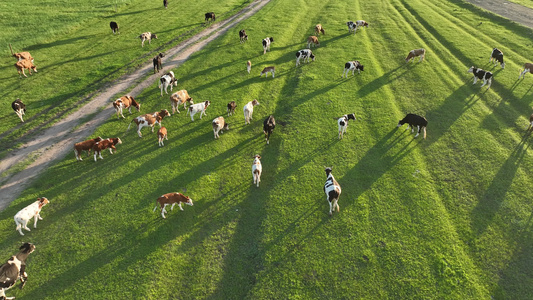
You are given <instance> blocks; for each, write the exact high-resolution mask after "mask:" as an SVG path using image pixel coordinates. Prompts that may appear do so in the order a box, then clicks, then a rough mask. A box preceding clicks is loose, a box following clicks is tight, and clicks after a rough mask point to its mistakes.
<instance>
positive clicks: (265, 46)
mask: <svg viewBox="0 0 533 300" xmlns="http://www.w3.org/2000/svg"><path fill="white" fill-rule="evenodd" d="M273 42H274V38H273V37H267V38H266V39H263V54H266V53H267V51H270V44H271V43H273Z"/></svg>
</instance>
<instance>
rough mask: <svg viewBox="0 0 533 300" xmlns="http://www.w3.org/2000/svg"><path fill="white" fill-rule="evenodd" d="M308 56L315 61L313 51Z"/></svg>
mask: <svg viewBox="0 0 533 300" xmlns="http://www.w3.org/2000/svg"><path fill="white" fill-rule="evenodd" d="M309 57H310V58H311V59H312V60H313V61H315V55H314V54H313V53H311V55H309Z"/></svg>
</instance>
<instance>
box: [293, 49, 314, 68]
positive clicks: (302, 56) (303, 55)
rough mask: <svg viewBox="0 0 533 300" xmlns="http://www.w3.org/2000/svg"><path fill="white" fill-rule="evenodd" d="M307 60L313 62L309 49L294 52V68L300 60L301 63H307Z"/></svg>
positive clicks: (312, 55)
mask: <svg viewBox="0 0 533 300" xmlns="http://www.w3.org/2000/svg"><path fill="white" fill-rule="evenodd" d="M309 58H311V59H312V60H313V61H315V55H314V54H313V52H312V51H311V49H303V50H300V51H298V52H296V66H298V65H299V64H300V60H303V62H309Z"/></svg>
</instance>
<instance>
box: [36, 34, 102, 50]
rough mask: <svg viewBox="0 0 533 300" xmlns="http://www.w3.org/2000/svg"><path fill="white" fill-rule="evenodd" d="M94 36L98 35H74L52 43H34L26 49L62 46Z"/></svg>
mask: <svg viewBox="0 0 533 300" xmlns="http://www.w3.org/2000/svg"><path fill="white" fill-rule="evenodd" d="M93 36H96V34H89V35H85V36H79V37H73V38H69V39H64V40H59V41H54V42H52V43H47V44H36V45H32V46H29V47H27V48H26V51H35V50H41V49H45V48H50V47H56V46H61V45H67V44H72V43H75V42H77V41H79V40H86V39H89V38H91V37H93Z"/></svg>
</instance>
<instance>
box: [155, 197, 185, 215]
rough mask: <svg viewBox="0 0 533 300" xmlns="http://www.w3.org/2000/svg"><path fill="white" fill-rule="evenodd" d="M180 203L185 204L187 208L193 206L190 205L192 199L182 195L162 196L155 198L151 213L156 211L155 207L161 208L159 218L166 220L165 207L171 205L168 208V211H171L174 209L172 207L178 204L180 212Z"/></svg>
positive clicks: (181, 208)
mask: <svg viewBox="0 0 533 300" xmlns="http://www.w3.org/2000/svg"><path fill="white" fill-rule="evenodd" d="M182 203H185V204H187V205H189V206H193V205H194V204H193V203H192V199H191V198H189V197H188V196H184V195H183V194H182V193H168V194H164V195H162V196H161V197H159V198H157V200H156V204H155V207H154V210H153V211H154V212H155V210H156V209H157V206H159V208H161V216H162V217H163V219H166V217H165V213H166V212H167V211H166V209H165V207H166V206H167V205H172V206H171V207H170V210H173V209H174V205H176V204H178V206H179V208H180V210H183V207H181V204H182Z"/></svg>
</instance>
